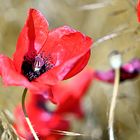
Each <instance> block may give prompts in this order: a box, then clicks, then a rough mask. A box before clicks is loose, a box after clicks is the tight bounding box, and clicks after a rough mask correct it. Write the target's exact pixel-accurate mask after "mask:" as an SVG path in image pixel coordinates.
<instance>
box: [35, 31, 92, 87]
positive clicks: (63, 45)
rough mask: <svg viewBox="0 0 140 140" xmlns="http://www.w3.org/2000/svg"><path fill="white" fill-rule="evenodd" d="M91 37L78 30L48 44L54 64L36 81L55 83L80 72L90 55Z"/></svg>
mask: <svg viewBox="0 0 140 140" xmlns="http://www.w3.org/2000/svg"><path fill="white" fill-rule="evenodd" d="M91 44H92V39H91V38H89V37H87V36H85V35H83V34H81V33H80V32H74V33H70V34H68V35H65V36H63V37H62V38H61V39H59V41H58V42H57V43H56V44H55V46H54V47H53V49H50V48H52V46H49V45H51V44H49V42H48V46H49V50H48V51H47V52H50V54H51V57H52V58H53V59H55V62H54V63H55V64H54V65H55V66H54V68H52V69H51V70H49V71H48V72H46V73H44V74H42V75H41V76H40V77H39V78H38V79H36V80H37V81H38V82H39V81H40V82H41V81H42V83H46V84H55V83H56V82H57V81H58V80H63V79H67V78H70V77H72V76H74V75H75V74H77V73H78V72H80V71H81V70H82V69H83V68H84V67H85V66H86V64H87V62H88V60H89V57H90V46H91Z"/></svg>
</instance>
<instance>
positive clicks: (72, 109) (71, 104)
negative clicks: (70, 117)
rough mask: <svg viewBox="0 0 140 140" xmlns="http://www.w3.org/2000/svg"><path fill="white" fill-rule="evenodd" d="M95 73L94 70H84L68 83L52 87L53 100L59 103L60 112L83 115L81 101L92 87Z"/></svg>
mask: <svg viewBox="0 0 140 140" xmlns="http://www.w3.org/2000/svg"><path fill="white" fill-rule="evenodd" d="M93 74H94V72H93V70H84V71H82V72H81V73H79V74H78V75H76V76H75V77H73V78H72V79H71V81H69V82H68V83H61V84H58V85H55V86H53V87H52V93H53V97H54V99H53V100H54V101H55V102H56V103H57V104H58V105H59V106H58V110H57V112H58V113H75V114H77V116H78V117H82V116H83V111H82V108H81V106H80V101H81V99H82V97H83V96H84V95H85V94H86V93H87V91H88V89H89V87H90V84H91V82H92V80H93V76H94V75H93Z"/></svg>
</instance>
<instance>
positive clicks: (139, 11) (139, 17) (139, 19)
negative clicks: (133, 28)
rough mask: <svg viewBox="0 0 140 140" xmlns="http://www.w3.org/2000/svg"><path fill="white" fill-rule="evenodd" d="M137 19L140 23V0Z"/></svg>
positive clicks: (139, 1)
mask: <svg viewBox="0 0 140 140" xmlns="http://www.w3.org/2000/svg"><path fill="white" fill-rule="evenodd" d="M137 17H138V21H139V22H140V0H138V2H137Z"/></svg>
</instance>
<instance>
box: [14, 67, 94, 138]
mask: <svg viewBox="0 0 140 140" xmlns="http://www.w3.org/2000/svg"><path fill="white" fill-rule="evenodd" d="M92 79H93V71H90V70H87V71H83V72H81V73H79V74H78V75H77V76H75V77H74V78H73V79H72V80H71V81H70V82H69V83H66V84H62V83H61V84H59V85H57V86H54V87H52V89H53V91H54V100H55V101H56V103H57V106H56V109H55V110H53V111H52V110H50V108H49V107H48V103H49V100H48V97H47V96H46V95H47V94H41V95H39V94H31V95H30V96H29V99H28V100H27V104H26V109H27V113H28V116H29V118H30V120H31V122H32V124H33V126H34V129H35V131H36V132H37V134H38V135H39V136H40V139H41V140H45V139H47V140H52V137H53V138H54V140H55V138H56V140H58V139H59V138H61V137H60V135H54V134H53V133H52V132H55V131H53V130H68V129H69V125H70V124H69V123H70V122H69V121H68V120H66V119H65V116H66V115H68V114H70V113H73V114H76V115H77V116H78V117H83V111H82V109H81V99H82V97H83V96H84V95H85V94H86V92H87V90H88V88H89V86H90V84H91V81H92ZM15 118H16V120H15V127H16V130H17V132H18V134H19V135H20V136H22V137H25V138H26V139H27V140H29V138H30V137H31V133H30V131H29V128H28V126H27V124H26V121H25V118H24V115H23V112H22V109H21V107H18V108H16V111H15Z"/></svg>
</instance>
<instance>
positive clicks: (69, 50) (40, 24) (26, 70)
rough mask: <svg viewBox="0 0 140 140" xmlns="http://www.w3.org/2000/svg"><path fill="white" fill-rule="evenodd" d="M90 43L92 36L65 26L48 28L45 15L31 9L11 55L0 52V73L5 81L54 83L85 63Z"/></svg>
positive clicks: (70, 75)
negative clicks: (11, 57)
mask: <svg viewBox="0 0 140 140" xmlns="http://www.w3.org/2000/svg"><path fill="white" fill-rule="evenodd" d="M91 44H92V40H91V38H89V37H87V36H85V35H84V34H82V33H80V32H79V31H76V30H74V29H72V28H70V27H68V26H63V27H59V28H56V29H54V30H51V31H49V30H48V22H47V20H46V19H45V17H44V16H43V15H42V14H41V13H40V12H39V11H38V10H35V9H30V10H29V13H28V18H27V20H26V23H25V25H24V27H23V29H22V31H21V33H20V35H19V38H18V41H17V46H16V51H15V53H14V55H13V59H10V58H8V57H6V56H4V55H0V75H1V76H2V79H3V82H4V83H5V84H7V85H20V86H24V87H27V88H30V89H32V88H34V87H39V88H42V87H43V86H44V85H45V86H46V85H53V84H55V83H56V82H57V81H59V80H63V79H68V78H70V77H72V76H74V75H75V74H77V73H78V72H80V71H81V70H82V69H83V68H84V67H85V65H86V64H87V62H88V60H89V57H90V46H91ZM38 83H39V84H38Z"/></svg>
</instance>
